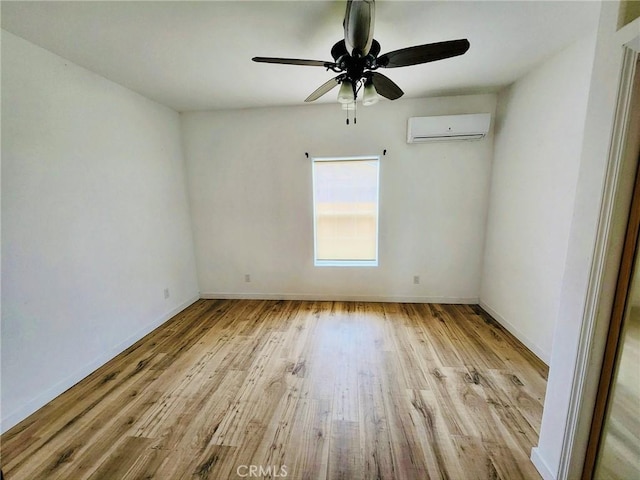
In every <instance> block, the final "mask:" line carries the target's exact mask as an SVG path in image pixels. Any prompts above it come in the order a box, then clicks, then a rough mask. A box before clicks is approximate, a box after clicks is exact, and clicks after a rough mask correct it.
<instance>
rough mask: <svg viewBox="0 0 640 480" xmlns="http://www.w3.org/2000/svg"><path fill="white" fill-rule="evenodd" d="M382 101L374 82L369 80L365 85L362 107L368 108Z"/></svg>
mask: <svg viewBox="0 0 640 480" xmlns="http://www.w3.org/2000/svg"><path fill="white" fill-rule="evenodd" d="M378 100H380V95H378V91H377V90H376V87H375V86H374V85H373V81H371V79H369V80H367V81H366V82H365V84H364V93H363V94H362V105H364V106H365V107H368V106H369V105H374V104H376V103H378Z"/></svg>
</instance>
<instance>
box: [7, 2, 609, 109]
mask: <svg viewBox="0 0 640 480" xmlns="http://www.w3.org/2000/svg"><path fill="white" fill-rule="evenodd" d="M345 6H346V2H344V1H340V2H335V1H323V0H315V1H285V2H275V1H257V2H254V1H239V0H236V1H211V2H188V1H182V2H163V1H160V2H158V1H142V2H99V1H96V2H93V1H90V2H57V1H45V2H30V1H28V2H13V1H11V2H7V1H4V2H2V11H1V15H2V28H4V29H5V30H8V31H9V32H12V33H14V34H16V35H18V36H20V37H23V38H25V39H27V40H29V41H31V42H33V43H35V44H37V45H40V46H42V47H44V48H46V49H47V50H50V51H52V52H54V53H56V54H58V55H60V56H62V57H64V58H66V59H69V60H71V61H73V62H74V63H76V64H78V65H81V66H83V67H85V68H87V69H89V70H92V71H94V72H96V73H98V74H100V75H102V76H104V77H106V78H109V79H111V80H113V81H115V82H117V83H120V84H121V85H124V86H126V87H128V88H130V89H132V90H134V91H136V92H139V93H141V94H142V95H145V96H146V97H148V98H151V99H153V100H156V101H158V102H160V103H163V104H165V105H167V106H169V107H171V108H173V109H175V110H177V111H187V110H206V109H224V108H244V107H259V106H276V105H301V104H303V100H304V99H305V98H306V97H307V95H309V93H311V92H312V91H313V90H315V89H316V88H317V87H318V86H319V85H320V84H322V83H324V82H325V81H326V80H328V79H329V78H331V77H332V76H335V75H336V74H335V73H333V72H330V71H329V72H327V71H326V70H325V69H324V68H322V67H301V66H291V65H271V64H257V63H254V62H252V61H251V58H252V57H254V56H274V57H293V58H308V59H314V60H331V55H330V53H329V52H330V49H331V46H332V45H333V44H334V43H335V42H336V41H338V40H340V39H341V38H342V36H343V31H342V19H343V17H344V11H345ZM376 7H377V8H376V24H375V38H376V39H377V40H378V41H379V42H380V44H381V46H382V53H384V52H387V51H391V50H396V49H398V48H404V47H408V46H412V45H417V44H424V43H431V42H439V41H443V40H453V39H457V38H468V39H469V41H470V42H471V48H470V50H469V51H468V52H467V53H466V54H465V55H463V56H461V57H457V58H452V59H448V60H443V61H440V62H434V63H430V64H425V65H418V66H412V67H404V68H396V69H388V70H386V71H383V73H385V74H386V75H387V76H389V77H390V78H391V79H392V80H394V81H395V82H396V83H397V84H398V85H399V86H400V87H401V88H402V89H403V90H404V91H405V97H426V96H434V95H450V94H470V93H480V92H495V91H498V90H499V89H500V88H502V87H504V86H506V85H508V84H510V83H511V82H513V81H514V80H516V79H517V78H518V77H520V76H521V75H523V74H524V73H525V72H527V71H528V70H530V69H531V68H532V67H534V66H535V65H536V64H537V63H539V62H540V61H542V60H543V59H545V58H547V57H549V56H550V55H552V54H553V53H555V52H557V51H559V50H561V49H562V48H564V47H565V46H567V45H568V44H569V43H571V42H573V41H575V40H576V39H579V38H580V37H581V36H582V35H584V34H586V33H587V31H588V30H589V29H594V28H595V26H596V23H597V16H598V12H599V4H598V3H597V2H593V1H568V2H561V1H552V2H545V1H531V2H525V1H508V2H507V1H499V2H493V1H471V2H468V1H467V2H462V1H414V2H409V1H383V0H378V1H377V2H376ZM336 93H337V92H330V93H329V94H327V95H325V97H323V98H321V99H320V100H319V102H335V101H336Z"/></svg>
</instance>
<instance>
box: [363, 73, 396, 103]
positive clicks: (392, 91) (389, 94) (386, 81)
mask: <svg viewBox="0 0 640 480" xmlns="http://www.w3.org/2000/svg"><path fill="white" fill-rule="evenodd" d="M370 73H371V81H372V82H373V86H374V87H375V88H376V91H377V92H378V93H379V94H380V95H382V96H383V97H385V98H388V99H389V100H396V99H398V98H400V97H401V96H402V95H404V92H403V91H402V89H401V88H400V87H399V86H398V85H396V84H395V83H394V82H393V80H391V79H390V78H389V77H386V76H384V75H383V74H381V73H378V72H370Z"/></svg>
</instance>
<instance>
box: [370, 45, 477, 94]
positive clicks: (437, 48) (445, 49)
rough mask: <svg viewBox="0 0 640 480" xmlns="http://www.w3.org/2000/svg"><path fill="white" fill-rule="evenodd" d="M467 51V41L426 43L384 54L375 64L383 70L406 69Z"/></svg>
mask: <svg viewBox="0 0 640 480" xmlns="http://www.w3.org/2000/svg"><path fill="white" fill-rule="evenodd" d="M467 50H469V41H468V40H467V39H460V40H449V41H447V42H438V43H428V44H426V45H416V46H415V47H408V48H401V49H400V50H394V51H393V52H389V53H385V54H384V55H380V56H379V57H378V60H377V63H378V65H379V66H381V67H384V68H395V67H408V66H409V65H418V64H420V63H427V62H434V61H436V60H442V59H445V58H450V57H456V56H458V55H462V54H463V53H465V52H466V51H467ZM376 88H377V87H376Z"/></svg>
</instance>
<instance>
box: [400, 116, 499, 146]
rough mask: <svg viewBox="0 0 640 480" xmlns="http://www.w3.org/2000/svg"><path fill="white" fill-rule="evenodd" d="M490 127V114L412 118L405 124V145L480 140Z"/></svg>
mask: <svg viewBox="0 0 640 480" xmlns="http://www.w3.org/2000/svg"><path fill="white" fill-rule="evenodd" d="M490 125H491V114H490V113H473V114H467V115H440V116H436V117H412V118H410V119H409V122H408V124H407V143H423V142H438V141H439V142H442V141H455V140H480V139H481V138H484V137H485V136H486V135H487V133H488V132H489V126H490Z"/></svg>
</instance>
